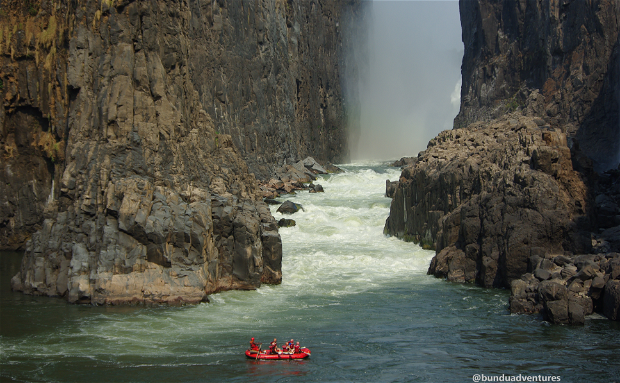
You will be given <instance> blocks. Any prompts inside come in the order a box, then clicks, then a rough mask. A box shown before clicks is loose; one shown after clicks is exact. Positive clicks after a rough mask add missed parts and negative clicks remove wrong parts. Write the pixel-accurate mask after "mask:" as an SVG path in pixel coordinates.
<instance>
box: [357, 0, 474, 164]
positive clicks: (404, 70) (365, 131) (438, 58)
mask: <svg viewBox="0 0 620 383" xmlns="http://www.w3.org/2000/svg"><path fill="white" fill-rule="evenodd" d="M367 20H368V35H367V38H368V50H367V52H368V56H367V62H366V63H365V65H364V67H363V68H362V70H361V71H360V79H359V90H360V94H361V97H360V101H361V115H360V121H359V136H358V137H357V138H356V137H354V136H352V139H351V155H352V158H353V159H354V160H355V159H369V158H370V159H393V158H400V157H403V156H416V155H417V154H418V152H419V151H421V150H424V149H425V148H426V144H427V143H428V141H429V140H430V139H431V138H433V137H434V136H436V135H437V133H439V132H441V131H443V130H446V129H452V122H453V119H454V117H455V116H456V114H457V113H458V110H459V103H460V87H461V60H462V57H463V43H462V41H461V25H460V18H459V5H458V2H457V1H377V0H375V1H373V2H371V3H370V4H369V13H368V18H367Z"/></svg>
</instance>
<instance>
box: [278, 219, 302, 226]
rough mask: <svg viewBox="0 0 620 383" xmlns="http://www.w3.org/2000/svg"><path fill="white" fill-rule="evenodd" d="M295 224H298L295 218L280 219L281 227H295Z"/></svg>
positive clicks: (279, 224)
mask: <svg viewBox="0 0 620 383" xmlns="http://www.w3.org/2000/svg"><path fill="white" fill-rule="evenodd" d="M295 225H297V222H295V220H294V219H287V218H281V219H280V220H279V221H278V226H279V227H293V226H295Z"/></svg>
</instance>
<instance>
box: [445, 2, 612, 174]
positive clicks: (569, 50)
mask: <svg viewBox="0 0 620 383" xmlns="http://www.w3.org/2000/svg"><path fill="white" fill-rule="evenodd" d="M460 14H461V25H462V29H463V43H464V46H465V52H464V57H463V65H462V73H463V85H462V88H461V108H460V111H459V114H458V116H457V117H456V119H455V121H454V126H455V127H456V128H459V127H466V126H468V125H469V124H471V123H473V122H476V121H491V120H492V119H494V118H497V117H500V116H502V115H503V114H505V113H507V112H511V111H514V110H525V111H527V112H528V113H529V114H531V115H535V116H538V117H540V118H543V119H545V120H546V122H547V123H548V124H550V125H551V127H553V128H560V129H562V131H563V132H566V133H567V134H568V136H569V137H576V138H577V139H578V140H579V142H580V145H581V149H582V150H583V152H584V153H585V154H586V155H587V156H589V157H590V158H592V159H593V160H594V167H595V169H596V170H597V171H603V170H606V169H609V168H615V167H616V166H617V165H618V162H620V157H619V155H620V151H619V149H620V130H619V129H618V126H620V117H619V112H618V109H619V106H618V105H619V104H620V85H619V84H620V34H619V32H620V25H619V22H620V8H619V7H618V1H617V0H597V1H592V2H588V1H570V2H566V1H540V2H531V1H526V2H520V1H498V2H496V1H490V0H478V1H461V2H460Z"/></svg>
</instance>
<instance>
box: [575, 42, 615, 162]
mask: <svg viewBox="0 0 620 383" xmlns="http://www.w3.org/2000/svg"><path fill="white" fill-rule="evenodd" d="M619 109H620V35H619V36H618V40H617V41H616V44H615V45H614V49H613V52H612V54H611V57H610V60H609V65H608V67H607V73H606V74H605V78H604V80H603V86H602V88H601V91H600V93H599V95H598V97H597V98H596V100H595V101H594V103H593V104H592V108H591V109H590V112H589V113H588V115H587V116H586V117H585V118H584V120H583V122H582V123H581V125H580V126H579V128H578V130H577V133H576V135H575V138H576V139H577V141H578V142H579V145H580V147H581V150H582V151H583V152H584V153H585V154H586V155H587V156H588V157H590V158H591V159H592V161H593V167H594V170H595V171H597V172H604V171H606V170H608V169H612V168H615V167H617V166H618V163H619V162H620V115H619V114H620V112H619Z"/></svg>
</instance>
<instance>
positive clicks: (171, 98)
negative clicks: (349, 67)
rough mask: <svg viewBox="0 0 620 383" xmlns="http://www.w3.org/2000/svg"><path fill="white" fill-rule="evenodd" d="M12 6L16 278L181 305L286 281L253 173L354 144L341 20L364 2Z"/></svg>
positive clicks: (8, 189) (9, 204) (8, 76)
mask: <svg viewBox="0 0 620 383" xmlns="http://www.w3.org/2000/svg"><path fill="white" fill-rule="evenodd" d="M1 5H2V7H1V9H2V14H0V23H1V26H0V31H1V32H2V36H1V38H0V50H1V51H0V71H1V72H0V77H1V78H2V84H1V88H2V94H3V108H2V110H1V113H0V118H1V120H0V122H1V126H2V140H3V141H2V144H3V149H4V152H3V153H2V154H3V156H2V158H1V160H0V161H2V163H1V165H2V168H3V171H4V175H3V182H2V185H0V187H1V188H2V190H1V191H0V194H2V198H3V201H2V202H3V205H2V211H1V212H2V217H1V219H2V221H1V222H0V230H2V234H3V241H4V242H3V243H2V245H3V247H5V248H19V247H21V246H24V243H27V245H25V247H26V254H25V256H24V260H23V263H22V268H21V271H20V273H18V274H17V275H16V276H15V277H14V278H13V280H12V285H13V288H14V289H17V290H21V291H24V292H27V293H33V294H45V295H55V296H64V297H66V298H67V299H68V300H69V301H71V302H93V303H130V302H171V303H173V302H199V301H202V300H205V299H206V297H207V295H208V294H210V293H213V292H216V291H221V290H226V289H253V288H256V287H258V286H260V284H261V283H280V281H281V278H282V274H281V259H282V249H281V241H280V237H279V234H278V232H277V224H276V223H275V221H274V219H273V217H272V216H271V214H270V212H269V209H268V208H267V206H266V205H265V204H264V203H263V202H262V201H261V198H260V194H259V192H258V186H257V182H256V179H255V178H256V177H255V175H254V174H253V172H252V171H256V172H258V174H259V175H261V174H268V173H269V172H271V169H273V168H275V167H276V166H278V165H279V163H280V162H282V161H285V160H287V159H289V158H299V157H301V156H303V155H305V154H306V153H312V154H314V155H315V156H316V157H319V158H321V159H337V158H342V157H340V156H343V155H344V154H345V149H346V148H345V145H344V144H345V143H344V141H343V137H344V128H345V123H344V112H343V109H342V108H343V106H342V105H343V103H342V96H341V92H340V89H341V87H340V78H339V73H340V69H341V68H340V67H339V65H340V64H341V61H339V60H342V56H340V55H339V52H340V49H341V48H340V47H341V43H342V41H341V40H340V38H341V34H340V29H339V28H342V26H341V25H342V24H346V20H348V19H347V17H350V18H351V19H352V18H354V15H355V12H356V9H357V8H356V7H357V6H358V4H356V3H346V4H345V3H339V2H333V3H332V2H327V3H319V2H314V1H313V2H293V1H288V2H285V1H264V2H263V1H257V2H236V1H235V2H224V1H181V2H178V1H164V0H162V1H131V0H112V1H110V0H92V1H86V2H79V3H77V2H73V1H61V2H57V1H54V2H52V1H45V0H43V1H40V2H36V1H34V2H28V3H24V2H21V1H11V0H6V1H2V2H1ZM345 14H346V15H345ZM341 17H342V19H343V20H345V21H342V20H341V19H340V18H341ZM340 23H342V24H340ZM317 129H318V130H317ZM227 133H230V134H227ZM293 138H295V139H293ZM313 138H314V141H312V139H313ZM248 140H249V141H248ZM328 142H329V144H328ZM289 143H293V144H290V145H289ZM330 145H335V146H330ZM248 164H250V165H251V168H249V167H248ZM29 238H30V239H31V240H30V241H28V242H26V240H27V239H29Z"/></svg>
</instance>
